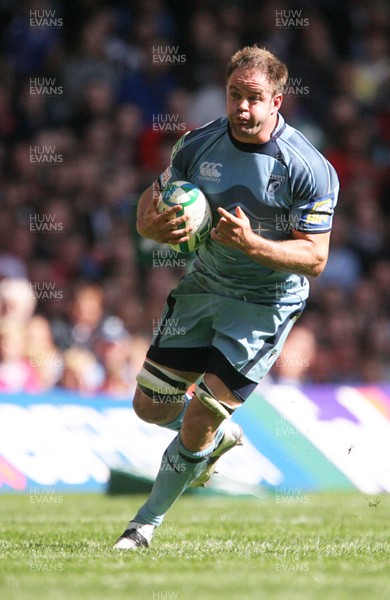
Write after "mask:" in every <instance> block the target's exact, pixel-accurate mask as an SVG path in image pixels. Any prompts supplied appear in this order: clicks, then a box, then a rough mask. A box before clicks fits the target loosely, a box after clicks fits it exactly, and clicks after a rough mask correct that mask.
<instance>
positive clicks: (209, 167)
mask: <svg viewBox="0 0 390 600" xmlns="http://www.w3.org/2000/svg"><path fill="white" fill-rule="evenodd" d="M222 168H223V165H222V163H217V162H202V163H201V165H200V167H199V179H202V180H203V181H213V182H215V183H219V182H220V181H221V175H222V173H221V169H222Z"/></svg>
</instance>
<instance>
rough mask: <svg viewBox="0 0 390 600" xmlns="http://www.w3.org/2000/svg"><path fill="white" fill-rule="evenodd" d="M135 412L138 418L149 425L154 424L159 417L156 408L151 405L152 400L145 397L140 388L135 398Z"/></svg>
mask: <svg viewBox="0 0 390 600" xmlns="http://www.w3.org/2000/svg"><path fill="white" fill-rule="evenodd" d="M133 410H134V412H135V414H136V415H137V417H139V418H140V419H142V420H143V421H146V422H147V423H154V422H155V420H156V417H157V411H156V409H155V406H154V405H153V404H152V403H151V400H150V398H148V397H147V396H145V394H143V393H142V392H141V391H140V390H139V389H138V388H137V389H136V392H135V394H134V398H133Z"/></svg>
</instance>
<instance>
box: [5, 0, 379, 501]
mask: <svg viewBox="0 0 390 600" xmlns="http://www.w3.org/2000/svg"><path fill="white" fill-rule="evenodd" d="M389 12H390V8H389V6H388V4H387V3H386V2H380V1H378V2H371V1H368V0H361V1H358V2H357V1H349V2H336V1H333V0H327V1H326V0H324V1H320V0H318V1H316V2H307V3H305V2H301V3H299V4H298V6H297V5H296V4H294V3H292V2H281V1H276V2H273V1H264V2H261V1H252V0H242V1H241V2H235V1H227V2H222V1H218V0H214V1H213V0H204V1H202V0H199V1H194V2H191V3H186V2H180V1H175V0H171V1H165V2H164V1H159V0H150V1H148V2H141V1H139V2H136V1H135V2H120V1H117V2H98V1H96V2H94V1H92V0H91V1H87V0H84V1H80V2H78V3H69V2H63V3H61V2H49V1H46V0H42V1H37V2H18V3H12V2H7V1H6V0H3V1H2V2H0V17H1V18H0V24H1V25H0V27H1V66H0V134H1V145H0V173H1V175H0V178H1V192H0V202H1V211H0V277H1V281H0V314H1V316H0V391H1V393H2V396H1V400H0V404H3V405H7V406H8V405H9V403H10V402H12V398H13V399H14V401H15V403H16V405H18V404H21V405H22V406H25V404H26V402H27V404H28V403H29V400H28V398H29V396H26V393H31V394H33V396H31V404H34V403H36V402H37V398H38V400H39V398H41V397H42V398H43V397H46V396H45V394H48V393H53V394H54V395H53V396H50V398H52V400H50V401H49V400H45V402H52V403H53V404H54V405H55V404H56V403H60V402H65V404H66V402H68V401H67V400H64V396H63V395H61V393H62V391H65V392H73V393H76V394H78V396H77V397H80V398H81V401H82V399H84V400H85V402H86V403H88V402H89V401H92V400H93V399H95V398H99V397H100V396H101V395H103V396H104V398H109V399H111V400H112V402H113V404H114V403H117V402H121V401H122V402H124V404H123V406H126V407H127V405H128V403H127V402H126V401H127V400H128V399H129V398H131V395H132V393H133V391H134V387H135V375H136V373H137V371H138V369H139V367H140V364H141V363H142V361H143V357H144V353H145V350H146V349H147V347H148V343H149V339H150V335H151V333H152V332H153V329H154V328H156V327H157V326H158V319H159V315H160V310H161V307H162V305H163V302H164V300H165V297H166V295H167V293H168V291H169V290H170V289H171V287H172V286H173V285H174V284H175V282H176V281H178V279H179V277H180V276H181V275H182V273H183V272H184V271H185V269H186V267H187V266H188V263H189V260H190V259H189V258H188V257H187V256H185V255H175V254H174V253H172V252H171V251H169V249H166V248H161V247H159V246H158V245H156V244H154V243H153V242H150V241H148V240H145V239H141V238H140V237H139V236H138V234H137V232H136V230H135V213H136V207H137V200H138V197H139V195H140V193H141V192H142V191H143V190H144V189H145V187H147V186H148V185H149V184H150V183H151V182H152V180H153V179H154V178H155V177H156V176H157V175H158V174H160V173H161V172H162V170H163V169H164V168H165V167H166V165H167V163H168V161H169V155H170V150H171V148H172V145H173V143H174V142H175V141H176V140H177V139H178V137H179V136H181V135H182V134H183V132H184V131H186V130H188V129H191V128H193V127H196V126H199V125H202V124H204V123H205V122H207V121H209V120H211V119H213V118H216V117H218V116H219V115H220V114H223V113H224V102H225V99H224V98H225V89H224V86H225V81H224V70H225V66H226V63H227V61H228V59H229V57H230V56H231V55H232V53H233V52H234V51H235V50H237V49H238V48H239V47H242V46H243V45H245V44H252V43H257V44H258V45H259V46H266V47H267V48H269V49H270V50H271V51H273V52H275V53H276V54H277V55H278V56H280V57H281V58H282V59H283V60H284V61H285V62H286V64H287V65H288V67H289V72H290V77H289V80H288V85H287V89H286V95H285V99H284V102H283V106H282V111H281V112H282V114H283V115H284V117H285V118H286V120H287V121H288V122H289V123H290V124H291V125H293V126H296V127H297V128H298V129H300V130H301V131H302V132H304V133H305V135H306V136H307V137H308V138H309V139H310V140H311V141H312V142H313V143H314V145H316V146H317V147H318V148H319V149H320V150H321V151H322V152H323V153H324V154H325V155H326V156H327V157H328V159H329V160H330V161H331V162H332V163H333V165H334V166H335V167H336V169H337V171H338V174H339V177H340V181H341V192H340V198H339V206H338V209H337V214H336V218H335V224H334V231H333V234H332V243H331V251H330V256H329V261H328V265H327V267H326V269H325V271H324V273H323V274H322V275H321V277H320V278H319V279H315V280H312V282H311V285H312V291H311V298H310V301H309V303H308V305H307V309H306V311H305V313H304V315H303V316H302V318H301V319H300V323H299V325H297V326H296V328H295V330H294V331H293V333H292V334H291V336H290V338H289V340H288V342H287V344H286V348H285V351H284V353H283V354H282V356H281V357H280V358H279V359H278V361H277V363H276V365H275V367H274V368H273V370H272V372H271V374H270V375H269V376H267V378H266V381H265V382H264V386H265V387H263V388H262V387H260V393H265V395H267V386H270V389H271V388H272V389H273V386H274V385H290V386H294V387H295V388H297V389H299V388H300V387H302V386H303V388H304V386H308V385H309V386H310V385H325V386H329V385H330V384H331V385H334V386H341V389H343V386H361V385H365V386H369V389H370V390H372V389H374V392H370V393H366V400H367V401H369V402H371V405H373V406H376V407H377V408H378V407H379V408H380V411H381V416H382V417H383V418H384V419H385V420H386V423H385V425H386V427H387V426H388V417H389V414H390V405H389V398H388V386H387V385H386V384H387V383H388V382H389V379H390V369H389V364H390V362H389V359H390V246H389V239H390V236H389V233H390V231H389V230H390V218H389V217H390V210H389V202H388V200H389V193H390V169H389V163H390V147H389V145H390V112H389V111H390V105H389V102H390V97H389V94H390V63H389V39H390V38H389ZM281 226H283V224H281ZM378 386H379V387H378ZM303 388H302V389H303ZM280 389H282V388H280ZM305 389H308V388H305ZM310 389H312V388H310ZM313 389H314V388H313ZM327 389H329V388H327ZM333 389H335V390H338V389H339V388H338V387H335V388H332V390H333ZM351 389H352V388H351ZM261 390H263V391H261ZM305 393H306V394H307V396H306V397H309V396H311V395H312V394H311V392H310V391H309V392H305ZM337 393H338V392H333V391H332V392H331V395H332V394H336V396H337ZM18 394H20V396H19V395H18ZM331 395H329V394H328V395H324V396H323V397H322V400H321V401H318V403H319V404H318V405H319V406H323V407H324V410H325V408H326V406H327V403H329V402H333V400H334V399H333V396H332V397H331ZM103 396H102V397H103ZM314 396H315V397H316V398H318V394H317V395H316V394H314ZM48 397H49V396H48ZM26 398H27V401H26ZM75 402H79V399H78V400H75ZM334 402H335V406H337V407H338V410H339V409H340V406H341V405H340V402H339V401H338V400H335V401H334ZM321 403H322V404H321ZM277 404H278V403H277V401H276V403H275V406H274V408H275V407H276V408H278V409H279V410H281V412H280V414H281V415H282V416H281V417H280V418H281V419H282V421H280V422H279V425H277V426H275V422H276V421H275V419H274V421H273V426H272V428H273V430H274V431H273V433H274V437H275V435H276V437H278V434H276V429H279V432H280V431H281V430H283V429H284V434H286V435H289V434H288V431H289V427H291V422H293V421H294V418H293V414H290V413H289V412H288V411H287V413H288V414H285V415H283V407H280V406H277ZM341 404H342V403H341ZM269 405H272V401H271V400H270V401H269ZM378 410H379V409H378ZM340 411H341V414H342V412H343V409H340ZM325 412H326V410H325ZM336 413H337V410H336V411H335V413H334V415H335V414H336ZM334 415H333V417H334ZM263 417H266V415H263ZM8 418H10V417H9V415H8ZM349 418H350V421H351V422H352V421H353V420H354V419H353V418H352V417H351V416H350V417H349ZM355 418H357V417H355ZM283 419H286V420H285V421H284V420H283ZM258 420H259V423H260V422H261V415H258ZM11 422H12V419H11ZM361 422H362V421H361ZM4 423H6V420H4V421H3V428H6V427H7V425H4ZM84 425H85V426H86V424H84ZM295 426H298V424H293V427H295ZM26 427H27V426H26ZM153 431H154V430H153ZM294 431H295V430H291V431H290V434H292V435H293V436H294V435H295V433H294ZM286 432H287V433H286ZM301 433H302V431H301ZM284 434H283V435H284ZM262 435H263V439H266V436H265V438H264V432H262ZM283 435H282V434H280V433H279V439H278V440H276V441H277V442H278V443H279V444H280V442H281V438H282V437H283ZM297 435H298V434H297ZM370 435H371V438H370V439H372V436H373V435H374V436H375V432H374V431H371V434H370ZM130 437H131V436H130ZM284 437H285V435H284ZM345 443H348V444H349V445H350V446H351V447H352V445H353V444H352V442H351V441H350V440H349V441H348V440H347V441H346V442H345ZM3 451H4V448H3ZM302 457H303V459H302V461H303V463H304V453H303V454H302ZM275 460H276V459H275ZM7 465H8V463H7ZM144 466H145V465H144ZM149 467H150V465H149V466H148V468H149ZM367 467H369V464H368V463H367ZM7 468H8V466H7ZM304 468H305V467H304V464H303V466H302V469H304ZM2 472H3V477H4V478H5V487H3V491H7V490H8V489H9V481H10V480H8V484H7V478H6V475H4V473H5V467H4V464H3V471H2ZM11 481H14V482H15V480H12V477H11ZM303 481H306V483H307V485H308V487H309V488H310V486H311V485H312V484H313V481H312V480H309V483H308V480H307V478H306V479H305V477H304V478H303ZM19 483H20V482H19ZM20 485H21V484H20ZM378 485H379V487H378ZM11 487H12V485H11ZM14 487H15V486H14ZM314 487H315V486H314ZM16 489H18V487H17V485H16ZM19 489H26V480H25V483H24V488H23V486H22V487H19ZM366 489H367V490H368V491H371V492H373V493H374V492H376V491H377V490H378V489H387V483H386V485H385V484H383V482H382V483H381V484H379V483H378V481H376V483H375V484H373V486H372V487H369V486H368V487H367V486H366Z"/></svg>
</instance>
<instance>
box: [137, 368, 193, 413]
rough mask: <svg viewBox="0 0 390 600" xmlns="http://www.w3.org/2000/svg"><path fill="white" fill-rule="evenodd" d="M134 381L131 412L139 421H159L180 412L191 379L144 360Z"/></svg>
mask: <svg viewBox="0 0 390 600" xmlns="http://www.w3.org/2000/svg"><path fill="white" fill-rule="evenodd" d="M137 384H138V385H137V390H136V393H135V396H134V400H133V408H134V411H135V413H136V414H137V416H138V417H139V418H140V419H142V420H143V421H146V422H148V423H156V424H162V423H166V422H167V421H169V420H170V419H172V418H174V417H176V416H177V414H178V413H179V412H180V410H181V409H182V407H183V404H184V402H183V399H184V398H185V393H186V390H187V388H188V387H189V385H190V384H191V382H190V381H187V380H186V379H184V378H183V377H180V376H179V375H176V374H175V373H172V372H170V371H167V370H166V369H165V368H163V367H161V366H159V365H156V364H154V363H150V362H149V361H148V360H146V361H145V363H144V365H143V367H142V369H141V371H140V372H139V374H138V375H137Z"/></svg>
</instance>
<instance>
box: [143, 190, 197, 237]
mask: <svg viewBox="0 0 390 600" xmlns="http://www.w3.org/2000/svg"><path fill="white" fill-rule="evenodd" d="M159 193H160V192H159V185H158V182H157V181H155V182H154V183H153V184H152V185H151V186H150V187H148V188H147V189H146V190H145V191H144V192H143V194H142V195H141V197H140V199H139V202H138V209H137V231H138V233H139V234H140V235H142V236H143V237H146V238H149V239H151V240H154V241H155V242H158V243H159V244H181V243H182V242H187V241H188V239H189V238H188V234H189V232H190V231H191V230H192V228H191V227H185V228H182V229H178V227H179V226H180V225H182V224H183V223H185V222H186V221H187V220H188V217H187V216H185V215H184V216H182V217H177V218H176V217H175V215H176V213H177V212H178V211H180V210H181V208H182V207H181V206H180V205H177V206H172V207H171V208H168V209H167V210H166V211H165V212H163V213H160V214H159V213H158V212H157V203H158V198H159Z"/></svg>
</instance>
